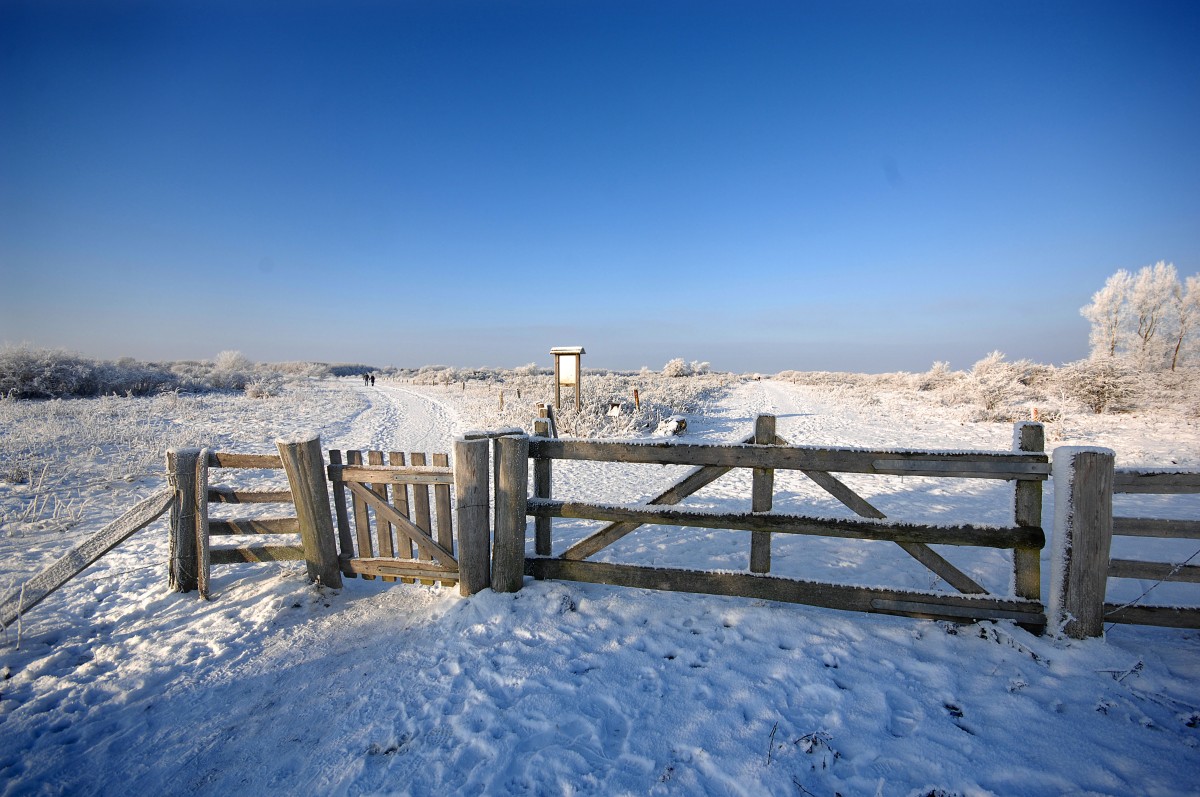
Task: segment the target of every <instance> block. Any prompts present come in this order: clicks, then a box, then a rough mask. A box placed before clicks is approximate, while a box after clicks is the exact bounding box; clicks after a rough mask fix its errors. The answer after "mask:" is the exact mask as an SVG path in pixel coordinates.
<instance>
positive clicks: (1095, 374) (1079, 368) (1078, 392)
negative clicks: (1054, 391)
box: [1055, 357, 1144, 413]
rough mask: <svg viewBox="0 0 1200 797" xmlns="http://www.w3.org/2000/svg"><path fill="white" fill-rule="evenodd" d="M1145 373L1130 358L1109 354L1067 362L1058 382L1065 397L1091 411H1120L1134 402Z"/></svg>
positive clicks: (1060, 370)
mask: <svg viewBox="0 0 1200 797" xmlns="http://www.w3.org/2000/svg"><path fill="white" fill-rule="evenodd" d="M1143 376H1144V375H1143V374H1140V373H1139V372H1138V370H1137V369H1136V368H1135V367H1134V365H1133V364H1132V363H1131V362H1130V361H1129V360H1127V359H1124V358H1119V357H1105V358H1094V359H1088V360H1080V361H1078V362H1074V363H1070V364H1068V365H1064V366H1063V367H1062V368H1059V369H1058V374H1057V377H1056V379H1055V382H1056V384H1057V386H1058V388H1059V390H1060V392H1061V393H1062V395H1063V396H1064V397H1065V398H1067V399H1069V400H1071V401H1074V402H1076V403H1078V404H1079V405H1081V406H1083V407H1084V408H1086V409H1087V410H1088V411H1090V412H1095V413H1101V412H1119V411H1121V410H1124V409H1129V408H1130V407H1131V406H1132V404H1133V400H1134V397H1135V395H1136V394H1137V392H1138V390H1137V383H1138V381H1139V380H1140V379H1141V378H1142V377H1143Z"/></svg>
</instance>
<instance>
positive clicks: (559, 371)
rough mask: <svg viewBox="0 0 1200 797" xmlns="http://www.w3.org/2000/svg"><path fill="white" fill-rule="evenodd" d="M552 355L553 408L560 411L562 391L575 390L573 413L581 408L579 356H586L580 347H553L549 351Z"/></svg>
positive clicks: (581, 373) (581, 374)
mask: <svg viewBox="0 0 1200 797" xmlns="http://www.w3.org/2000/svg"><path fill="white" fill-rule="evenodd" d="M550 353H551V354H553V355H554V408H555V409H560V410H561V409H562V389H563V388H564V387H573V388H575V411H576V412H578V411H579V410H580V409H581V407H582V400H581V396H580V384H579V383H580V382H581V381H582V376H583V368H582V367H581V366H580V360H581V359H582V357H581V355H584V354H586V353H587V352H585V351H584V350H583V347H582V346H555V347H554V348H552V349H551V350H550Z"/></svg>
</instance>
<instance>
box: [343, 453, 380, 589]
mask: <svg viewBox="0 0 1200 797" xmlns="http://www.w3.org/2000/svg"><path fill="white" fill-rule="evenodd" d="M346 464H347V465H361V464H363V457H362V452H361V451H347V452H346ZM350 503H351V506H352V507H353V509H354V536H355V538H356V540H357V542H358V555H359V556H360V557H363V558H369V557H372V556H374V555H375V552H374V549H373V548H372V547H371V517H370V514H369V513H368V512H367V504H366V502H365V501H363V500H362V499H361V498H359V497H358V496H357V495H355V494H354V493H353V491H351V493H350ZM363 578H365V579H367V580H368V581H374V580H375V576H373V575H370V574H366V573H364V574H363Z"/></svg>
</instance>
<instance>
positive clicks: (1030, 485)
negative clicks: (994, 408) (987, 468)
mask: <svg viewBox="0 0 1200 797" xmlns="http://www.w3.org/2000/svg"><path fill="white" fill-rule="evenodd" d="M1013 450H1015V451H1020V452H1025V453H1036V454H1041V453H1044V452H1045V450H1046V428H1045V427H1044V426H1042V424H1040V423H1035V422H1032V421H1022V422H1019V423H1017V424H1016V425H1015V426H1014V428H1013ZM1013 505H1014V506H1013V515H1014V519H1015V520H1016V523H1017V525H1018V526H1025V527H1030V526H1032V527H1036V528H1041V526H1042V483H1041V482H1040V481H1034V480H1022V479H1017V484H1016V488H1015V497H1014V499H1013ZM1041 556H1042V552H1041V551H1040V550H1039V549H1037V548H1014V549H1013V592H1014V594H1016V596H1017V597H1018V598H1028V599H1029V600H1035V601H1036V600H1041V598H1042V560H1041Z"/></svg>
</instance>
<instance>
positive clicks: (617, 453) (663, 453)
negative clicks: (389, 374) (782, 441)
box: [529, 437, 1050, 481]
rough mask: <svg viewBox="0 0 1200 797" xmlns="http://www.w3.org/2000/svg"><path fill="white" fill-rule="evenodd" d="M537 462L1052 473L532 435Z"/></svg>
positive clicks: (860, 454)
mask: <svg viewBox="0 0 1200 797" xmlns="http://www.w3.org/2000/svg"><path fill="white" fill-rule="evenodd" d="M529 455H530V456H531V457H533V458H535V459H537V458H539V457H542V458H548V459H572V460H599V461H605V462H621V463H644V464H654V465H714V466H718V467H727V468H774V469H780V470H815V471H823V472H831V471H832V472H836V473H870V474H881V475H898V476H937V477H944V478H978V479H1022V480H1037V481H1044V480H1045V479H1046V478H1047V477H1048V475H1049V473H1050V464H1049V458H1048V457H1047V456H1046V455H1045V454H1025V453H1007V452H1005V453H996V452H983V451H971V452H953V451H949V452H905V451H863V450H859V449H852V448H815V447H806V446H788V447H784V446H774V445H753V444H747V443H740V444H731V445H699V444H691V443H661V442H647V443H642V442H636V443H634V442H621V443H614V442H605V441H594V440H553V439H545V438H539V437H534V438H531V439H530V441H529Z"/></svg>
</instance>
